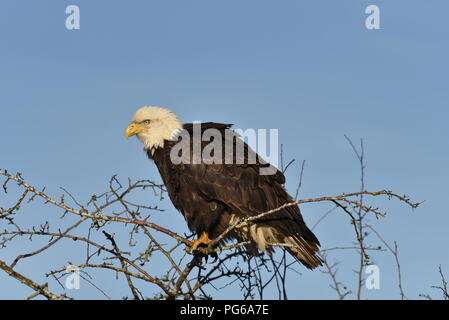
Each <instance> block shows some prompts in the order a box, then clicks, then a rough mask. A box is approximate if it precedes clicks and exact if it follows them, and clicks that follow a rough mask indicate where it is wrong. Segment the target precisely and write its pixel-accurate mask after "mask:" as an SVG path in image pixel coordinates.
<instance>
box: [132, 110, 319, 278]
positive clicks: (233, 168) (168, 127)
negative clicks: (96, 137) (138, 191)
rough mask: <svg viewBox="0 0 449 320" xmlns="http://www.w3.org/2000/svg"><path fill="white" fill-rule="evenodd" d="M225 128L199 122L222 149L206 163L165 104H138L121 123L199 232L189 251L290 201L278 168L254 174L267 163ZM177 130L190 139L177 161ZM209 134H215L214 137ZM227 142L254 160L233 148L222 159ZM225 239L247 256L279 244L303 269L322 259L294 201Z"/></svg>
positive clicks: (187, 128)
mask: <svg viewBox="0 0 449 320" xmlns="http://www.w3.org/2000/svg"><path fill="white" fill-rule="evenodd" d="M230 127H231V125H230V124H222V123H213V122H207V123H201V126H200V130H201V134H203V133H205V132H206V130H208V129H213V130H215V132H219V133H220V135H219V138H218V139H222V142H223V144H222V146H223V149H222V150H219V151H223V152H217V154H216V155H218V156H220V157H221V159H220V160H223V161H221V162H217V161H215V162H212V163H211V162H210V161H203V160H199V161H198V159H197V158H195V157H196V156H195V154H194V149H195V146H194V145H193V144H194V140H195V139H193V138H194V130H195V125H194V124H192V123H189V124H187V123H185V124H183V123H182V122H181V121H180V120H179V119H178V117H177V116H176V115H175V114H174V113H173V112H171V111H170V110H168V109H165V108H162V107H154V106H151V107H143V108H140V109H139V110H137V112H136V113H135V114H134V116H133V118H132V122H131V124H130V125H129V126H128V127H127V128H126V132H125V135H126V138H129V137H131V136H133V135H137V137H138V139H139V140H140V141H141V142H142V144H143V147H144V151H145V152H146V154H147V156H148V158H150V159H151V160H153V161H154V163H155V164H156V166H157V168H158V170H159V173H160V175H161V177H162V180H163V182H164V184H165V186H166V188H167V191H168V195H169V197H170V199H171V201H172V202H173V205H174V206H175V207H176V209H178V210H179V211H180V212H181V213H182V214H183V216H184V218H185V220H186V222H187V225H188V227H189V229H190V230H191V231H193V232H194V233H196V234H197V235H198V236H199V238H198V239H197V240H195V241H194V243H193V246H192V249H194V250H195V249H197V248H198V246H200V245H202V244H208V243H210V241H212V240H211V239H215V238H216V237H218V236H219V235H220V234H221V233H222V232H223V231H224V230H225V229H226V228H227V227H229V226H230V225H231V224H233V223H234V222H235V221H238V220H239V219H242V218H246V217H251V216H255V215H258V214H260V213H263V212H266V211H268V210H271V209H275V208H278V207H280V206H282V205H284V204H287V203H290V202H293V200H292V197H291V196H290V195H289V194H288V193H287V191H286V190H285V188H284V187H283V185H284V183H285V177H284V175H283V174H282V172H280V171H279V170H277V169H275V170H274V172H273V174H269V175H262V174H260V169H262V168H264V167H267V166H270V164H268V163H266V162H265V161H264V160H263V159H262V158H261V157H259V156H258V155H257V154H256V153H255V152H254V151H253V150H252V149H251V148H250V147H249V146H248V145H247V144H246V143H245V142H244V141H243V140H241V139H240V138H239V137H238V135H236V134H235V133H234V131H232V130H231V129H230ZM233 133H234V134H233ZM182 134H184V135H187V136H188V137H190V138H192V139H190V140H187V141H190V142H188V143H189V144H190V146H191V148H188V150H189V151H188V152H190V154H187V155H188V156H189V157H186V158H183V159H187V161H182V162H180V163H178V162H177V161H173V154H175V155H176V154H178V153H179V152H178V151H176V152H173V151H174V148H177V147H176V146H177V145H178V146H179V144H180V139H181V138H182ZM214 139H217V138H216V137H215V136H214ZM206 140H207V139H206ZM210 141H211V140H209V142H210ZM229 142H230V143H231V144H232V148H233V149H232V150H234V151H235V148H236V145H237V144H239V143H240V145H243V150H244V152H243V157H244V159H243V160H249V157H250V156H252V155H255V158H256V160H255V161H254V163H250V161H237V160H242V159H237V157H238V155H237V152H232V154H233V155H232V159H233V161H228V160H229V159H225V158H226V156H227V155H228V154H229V149H225V146H226V143H228V144H229ZM199 144H200V154H201V152H202V151H203V150H204V149H205V148H206V146H207V144H208V141H203V139H201V138H200V142H199ZM182 152H185V151H181V153H182ZM214 152H216V151H214ZM234 153H235V155H234ZM220 154H221V155H220ZM184 156H185V155H184ZM195 159H196V161H195ZM225 160H226V161H225ZM229 162H231V163H229ZM231 239H236V240H237V241H239V242H243V241H244V242H248V243H250V244H249V245H248V246H247V248H248V250H249V252H250V253H251V254H253V255H257V254H258V252H259V251H258V249H259V250H261V251H263V252H267V253H268V254H271V253H272V252H273V246H271V245H270V244H278V245H279V244H281V245H285V246H284V247H285V249H286V250H287V251H288V252H289V253H290V254H291V255H292V256H293V257H295V258H296V259H297V260H299V261H300V262H301V263H302V264H303V265H304V266H306V267H307V268H309V269H313V268H316V267H317V266H319V265H321V263H322V261H321V259H320V258H319V257H318V255H317V253H318V250H319V249H318V246H319V245H320V243H319V241H318V239H317V238H316V236H315V235H314V234H313V233H312V231H310V229H309V228H308V227H307V226H306V224H305V222H304V219H303V217H302V215H301V213H300V211H299V207H298V206H289V207H286V208H284V209H282V210H280V211H278V212H275V213H272V214H270V215H267V216H265V217H263V218H259V219H257V220H254V221H251V222H248V223H247V224H246V225H243V226H242V227H239V228H235V229H233V230H232V231H231V232H229V233H228V234H227V235H226V237H225V238H224V239H223V241H222V242H226V241H228V240H231Z"/></svg>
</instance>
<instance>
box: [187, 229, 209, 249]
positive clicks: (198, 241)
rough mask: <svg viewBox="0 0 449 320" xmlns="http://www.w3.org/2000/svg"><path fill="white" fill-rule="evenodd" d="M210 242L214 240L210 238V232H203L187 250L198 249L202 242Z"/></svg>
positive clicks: (206, 243) (205, 243)
mask: <svg viewBox="0 0 449 320" xmlns="http://www.w3.org/2000/svg"><path fill="white" fill-rule="evenodd" d="M210 242H212V240H211V239H209V234H208V233H207V232H203V233H202V234H201V236H200V237H199V238H198V239H196V240H195V241H193V245H192V246H191V247H187V248H186V251H190V250H197V249H198V247H199V246H201V245H202V244H204V245H206V246H207V245H208V244H209V243H210Z"/></svg>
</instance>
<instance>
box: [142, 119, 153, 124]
mask: <svg viewBox="0 0 449 320" xmlns="http://www.w3.org/2000/svg"><path fill="white" fill-rule="evenodd" d="M150 123H151V121H150V120H145V121H144V122H143V124H144V125H149V124H150Z"/></svg>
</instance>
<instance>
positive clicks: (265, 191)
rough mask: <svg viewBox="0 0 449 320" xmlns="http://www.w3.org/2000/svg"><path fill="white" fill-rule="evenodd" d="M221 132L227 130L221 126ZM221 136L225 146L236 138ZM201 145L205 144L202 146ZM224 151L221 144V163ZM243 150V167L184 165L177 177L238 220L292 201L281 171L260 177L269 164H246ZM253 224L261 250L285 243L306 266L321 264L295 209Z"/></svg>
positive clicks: (314, 241)
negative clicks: (268, 246)
mask: <svg viewBox="0 0 449 320" xmlns="http://www.w3.org/2000/svg"><path fill="white" fill-rule="evenodd" d="M220 129H221V130H222V131H225V130H228V129H227V128H223V127H221V128H220ZM222 136H223V142H225V143H229V142H230V141H226V140H227V139H229V137H234V138H232V139H239V138H237V137H235V135H234V136H232V135H224V134H223V135H222ZM231 143H235V141H231ZM204 146H205V144H203V147H204ZM224 148H225V147H224V144H223V161H224V157H225V150H224ZM244 148H245V152H244V154H243V156H244V157H245V162H244V163H243V164H204V163H201V164H191V165H185V166H182V173H181V174H180V175H179V176H178V177H179V178H180V179H183V183H186V184H190V185H191V187H192V188H195V190H196V192H197V193H198V194H199V195H201V196H202V197H203V198H205V199H207V200H209V201H210V202H211V203H212V202H216V203H218V204H219V205H221V206H225V207H227V208H229V210H230V211H231V212H234V213H236V214H238V216H240V217H248V216H255V215H258V214H260V213H263V212H266V211H268V210H271V209H275V208H278V207H280V206H282V205H284V204H287V203H290V202H293V199H292V198H291V196H290V195H289V194H288V193H287V191H286V190H285V188H284V187H283V184H284V183H285V177H284V175H283V174H282V172H280V171H279V170H276V171H275V173H274V174H272V175H261V174H260V169H261V168H264V167H267V166H269V164H267V163H265V162H264V161H263V160H262V159H260V158H259V157H258V156H256V160H257V161H256V163H253V164H247V161H246V160H247V158H248V156H249V155H251V153H252V152H254V151H253V150H252V149H251V148H250V147H249V146H248V145H247V144H246V143H245V144H244ZM234 157H235V155H234ZM234 160H235V159H234ZM192 182H194V185H192ZM183 183H181V184H183ZM197 214H198V213H197ZM201 214H202V215H205V214H215V213H213V212H207V213H201ZM256 222H257V223H256V225H258V226H263V227H261V228H260V232H262V233H263V234H260V235H258V234H257V232H258V231H257V230H256V231H255V238H257V237H261V238H265V239H262V245H261V244H260V243H259V242H258V245H259V248H260V249H262V250H264V249H265V244H266V242H271V241H273V242H275V243H282V244H286V245H287V247H286V249H287V250H288V251H289V252H290V253H291V254H292V255H293V256H295V257H296V258H297V259H299V260H300V261H301V262H302V263H303V264H304V265H306V266H307V267H309V268H314V267H316V266H318V265H320V264H321V261H320V259H319V258H318V257H317V256H316V252H317V251H318V246H319V241H318V239H317V238H316V236H315V235H314V234H313V233H312V232H311V231H310V230H309V228H308V227H307V226H306V224H305V222H304V220H303V217H302V215H301V213H300V210H299V207H298V206H296V205H294V206H289V207H286V208H284V209H282V210H279V211H277V212H275V213H272V214H269V215H267V216H265V217H264V218H262V219H260V220H257V221H256ZM264 236H265V237H264ZM253 238H254V237H253ZM254 240H255V241H257V240H261V239H254Z"/></svg>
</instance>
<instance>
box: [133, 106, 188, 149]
mask: <svg viewBox="0 0 449 320" xmlns="http://www.w3.org/2000/svg"><path fill="white" fill-rule="evenodd" d="M131 121H132V122H131V124H130V125H129V126H128V128H126V132H125V136H126V138H129V137H131V136H133V135H137V138H139V140H140V141H141V142H142V144H143V147H144V148H145V149H146V150H152V151H154V149H156V148H160V147H163V146H164V140H172V139H173V138H174V137H175V136H176V134H177V133H178V132H179V131H180V130H182V122H181V121H179V119H178V117H177V116H176V115H175V114H174V113H173V112H171V111H170V110H168V109H165V108H162V107H153V106H151V107H142V108H140V109H139V110H137V111H136V113H135V114H134V116H133V117H132V120H131Z"/></svg>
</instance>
